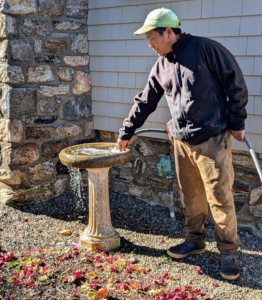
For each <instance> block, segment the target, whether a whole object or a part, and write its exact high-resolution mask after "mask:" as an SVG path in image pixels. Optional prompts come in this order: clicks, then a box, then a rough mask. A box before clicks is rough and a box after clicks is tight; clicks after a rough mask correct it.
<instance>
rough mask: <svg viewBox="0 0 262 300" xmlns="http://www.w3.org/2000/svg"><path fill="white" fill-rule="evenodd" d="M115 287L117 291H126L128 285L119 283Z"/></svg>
mask: <svg viewBox="0 0 262 300" xmlns="http://www.w3.org/2000/svg"><path fill="white" fill-rule="evenodd" d="M117 287H118V289H119V290H127V289H128V285H127V284H126V283H124V282H123V283H119V284H118V285H117Z"/></svg>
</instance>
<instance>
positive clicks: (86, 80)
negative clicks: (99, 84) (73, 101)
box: [72, 71, 91, 95]
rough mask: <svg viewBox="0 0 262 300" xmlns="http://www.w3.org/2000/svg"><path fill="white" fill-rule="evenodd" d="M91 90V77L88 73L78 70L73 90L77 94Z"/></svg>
mask: <svg viewBox="0 0 262 300" xmlns="http://www.w3.org/2000/svg"><path fill="white" fill-rule="evenodd" d="M90 90H91V85H90V77H89V75H88V74H87V73H85V72H82V71H76V72H75V75H74V80H73V86H72V92H73V94H76V95H81V94H84V93H87V92H89V91H90Z"/></svg>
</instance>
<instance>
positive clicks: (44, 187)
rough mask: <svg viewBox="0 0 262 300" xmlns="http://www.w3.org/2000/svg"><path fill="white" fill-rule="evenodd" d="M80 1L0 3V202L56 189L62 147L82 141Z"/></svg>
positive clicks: (86, 96) (61, 181)
mask: <svg viewBox="0 0 262 300" xmlns="http://www.w3.org/2000/svg"><path fill="white" fill-rule="evenodd" d="M87 14H88V1H86V0H2V1H0V191H1V193H0V202H1V203H4V204H7V203H10V202H13V201H17V202H19V203H24V202H31V201H42V200H47V199H50V198H53V197H55V196H57V195H59V194H61V193H62V192H63V191H64V189H65V188H66V186H67V180H68V179H67V175H65V173H66V172H67V169H66V168H64V167H63V166H62V165H61V164H60V163H59V160H58V153H59V152H60V150H62V149H63V148H65V147H67V146H69V145H72V144H76V143H80V142H81V141H83V140H86V139H87V140H88V139H89V138H91V137H92V134H93V121H92V110H91V97H90V78H89V74H88V63H89V56H88V30H87Z"/></svg>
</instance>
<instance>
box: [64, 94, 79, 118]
mask: <svg viewBox="0 0 262 300" xmlns="http://www.w3.org/2000/svg"><path fill="white" fill-rule="evenodd" d="M78 117H79V102H78V101H77V99H75V98H74V97H70V98H68V100H67V101H66V103H65V104H64V106H63V109H62V116H61V118H62V119H65V120H69V121H74V120H78Z"/></svg>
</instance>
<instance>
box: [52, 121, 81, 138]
mask: <svg viewBox="0 0 262 300" xmlns="http://www.w3.org/2000/svg"><path fill="white" fill-rule="evenodd" d="M55 131H56V134H57V135H59V136H61V137H74V136H78V135H80V134H81V133H82V128H81V127H80V126H78V125H76V124H62V125H60V126H58V127H57V128H56V130H55Z"/></svg>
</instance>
